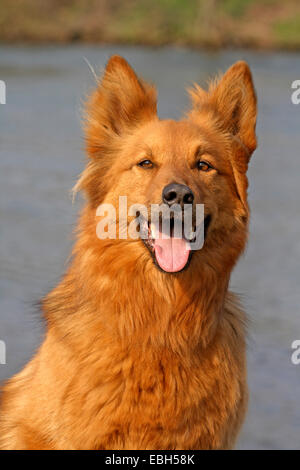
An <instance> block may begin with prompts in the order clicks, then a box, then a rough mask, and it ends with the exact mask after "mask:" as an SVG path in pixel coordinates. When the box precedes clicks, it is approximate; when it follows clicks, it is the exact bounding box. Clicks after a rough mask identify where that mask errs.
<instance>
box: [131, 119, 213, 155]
mask: <svg viewBox="0 0 300 470" xmlns="http://www.w3.org/2000/svg"><path fill="white" fill-rule="evenodd" d="M138 138H140V139H142V141H143V142H144V143H145V144H146V145H147V146H148V147H149V148H151V149H152V150H153V151H156V150H165V149H169V150H171V151H173V152H174V153H176V151H180V152H181V153H182V152H183V151H187V150H188V149H189V148H191V147H193V146H195V145H197V143H199V144H200V143H201V142H204V141H205V135H204V133H202V132H201V130H200V129H199V127H198V126H196V125H195V124H193V123H192V122H189V121H173V120H161V121H160V120H159V121H155V122H151V123H148V124H147V125H146V126H144V127H143V128H142V129H141V130H140V132H139V134H138Z"/></svg>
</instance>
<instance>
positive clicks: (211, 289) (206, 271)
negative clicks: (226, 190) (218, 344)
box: [44, 209, 231, 355]
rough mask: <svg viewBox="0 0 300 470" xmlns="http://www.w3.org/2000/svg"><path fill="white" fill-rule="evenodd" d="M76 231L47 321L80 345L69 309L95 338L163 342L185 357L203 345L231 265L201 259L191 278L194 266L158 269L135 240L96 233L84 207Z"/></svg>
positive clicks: (143, 344)
mask: <svg viewBox="0 0 300 470" xmlns="http://www.w3.org/2000/svg"><path fill="white" fill-rule="evenodd" d="M80 233H81V236H80V237H79V239H78V242H77V244H76V245H75V248H74V259H73V262H72V264H71V266H70V268H69V270H68V272H67V274H66V276H65V277H64V278H63V280H62V282H61V283H60V284H59V285H58V286H57V287H56V288H55V289H54V290H53V291H52V292H50V294H49V295H48V296H47V297H46V299H45V301H44V311H45V315H46V318H47V320H48V323H49V326H50V327H51V326H52V327H54V328H55V329H56V331H61V334H62V335H63V336H64V338H65V339H69V340H70V341H71V342H72V341H75V342H76V344H77V346H78V347H79V345H81V346H80V347H81V348H85V347H87V345H86V344H85V343H84V341H82V342H81V341H78V342H77V341H76V338H75V337H74V332H73V331H71V330H70V331H68V317H69V315H72V316H73V319H74V317H75V318H78V328H79V331H81V332H82V336H86V337H87V338H89V339H90V340H91V338H93V339H94V341H97V339H99V340H100V343H101V342H102V343H103V342H106V341H109V342H110V343H111V344H113V343H114V342H117V344H118V346H120V345H123V346H124V348H131V347H133V346H134V347H135V348H136V347H140V348H141V349H147V348H149V347H150V348H152V349H161V348H167V349H168V350H173V351H174V353H176V354H183V355H186V354H187V351H188V352H189V353H191V352H192V351H194V350H195V349H196V350H198V349H199V348H203V347H207V346H208V344H209V343H210V342H211V341H212V339H213V337H214V335H215V334H216V332H217V329H218V325H219V320H220V318H221V316H222V310H223V307H224V302H225V298H226V293H227V288H228V282H229V277H230V271H231V269H230V267H229V268H227V272H226V275H224V266H222V269H223V273H222V275H220V274H219V273H218V272H217V271H216V270H215V269H212V267H210V266H209V265H203V266H201V268H200V269H199V271H198V277H197V282H195V279H194V276H195V274H194V273H195V270H192V269H191V270H190V269H187V270H186V271H185V272H183V273H180V274H177V275H169V274H166V273H163V272H160V271H159V270H158V268H157V267H156V266H154V263H153V261H152V260H151V258H150V257H149V253H148V252H147V249H146V248H145V247H142V250H144V256H139V257H137V255H136V254H135V252H136V249H135V248H136V247H134V243H141V241H140V240H138V241H135V242H132V241H122V242H120V243H123V244H124V246H123V247H122V248H123V249H120V245H119V241H118V240H99V239H97V237H96V236H95V217H94V215H93V211H91V210H90V209H88V210H86V211H84V214H83V217H82V219H81V225H80ZM125 244H126V245H125ZM193 262H196V260H193V259H192V263H193ZM141 272H142V275H141ZM132 279H134V281H132ZM74 298H75V299H76V300H75V301H74V300H73V299H74ZM71 299H72V301H71ZM108 312H109V313H108ZM88 330H89V334H85V333H87V332H88ZM137 341H139V344H137ZM99 347H101V344H100V345H99Z"/></svg>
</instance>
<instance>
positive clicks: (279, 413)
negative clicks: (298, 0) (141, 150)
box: [0, 45, 300, 449]
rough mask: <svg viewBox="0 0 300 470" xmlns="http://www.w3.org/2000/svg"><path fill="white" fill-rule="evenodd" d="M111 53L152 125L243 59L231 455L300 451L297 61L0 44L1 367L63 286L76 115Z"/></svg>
mask: <svg viewBox="0 0 300 470" xmlns="http://www.w3.org/2000/svg"><path fill="white" fill-rule="evenodd" d="M113 53H119V54H122V55H124V56H125V58H126V59H127V60H128V61H129V62H130V63H131V64H132V65H133V66H134V67H135V68H136V70H137V71H138V73H140V74H141V75H142V76H144V77H145V78H146V79H148V80H150V81H153V82H155V84H156V85H157V87H158V91H159V104H158V110H159V116H160V117H161V118H166V117H170V118H175V119H176V118H179V117H180V116H181V114H182V110H183V109H186V107H187V104H188V98H187V95H186V93H185V91H184V90H185V87H186V86H188V85H190V84H191V83H192V82H194V81H197V82H200V83H202V84H205V82H206V80H207V79H208V77H209V76H213V75H214V74H215V73H216V72H218V71H220V70H225V69H226V68H227V67H228V66H230V65H231V64H232V63H233V62H235V61H236V60H240V59H245V60H247V61H248V62H249V64H250V66H251V68H252V71H253V75H254V80H255V85H256V89H257V94H258V103H259V119H258V127H257V132H258V142H259V146H258V150H257V151H256V153H255V154H254V156H253V159H252V161H251V165H250V170H249V179H250V188H249V199H250V205H251V209H252V219H251V234H250V241H249V245H248V249H247V251H246V253H245V255H244V256H243V258H242V259H241V260H240V262H239V264H238V266H237V268H236V269H235V271H234V273H233V276H232V281H231V287H232V288H233V289H234V290H235V291H236V292H239V293H240V294H242V297H243V301H244V304H245V305H246V308H247V311H248V314H249V317H250V320H251V326H250V335H249V347H248V362H249V385H250V407H249V413H248V416H247V420H246V422H245V425H244V428H243V432H242V433H241V436H240V439H239V442H238V448H240V449H292V448H296V449H300V406H299V392H300V365H299V366H296V365H293V364H292V363H291V354H292V349H291V343H292V342H293V341H294V340H295V339H300V290H299V280H300V276H299V274H300V269H299V261H300V237H299V234H300V218H299V201H300V184H299V174H300V155H299V148H300V132H299V124H300V105H299V106H296V105H293V104H292V102H291V93H292V90H291V83H292V82H293V81H294V80H296V79H300V54H299V53H287V52H285V53H284V54H283V53H275V52H250V51H248V52H245V51H243V50H234V51H233V50H223V51H219V52H216V51H215V52H213V51H210V52H209V51H208V52H203V51H202V52H199V51H195V50H189V49H187V48H176V47H174V48H171V47H162V48H160V49H154V48H152V49H151V48H143V47H126V46H110V47H108V46H87V45H86V46H82V45H70V46H59V47H57V46H32V47H29V46H27V47H25V46H9V45H7V46H0V79H1V80H4V81H5V82H6V86H7V104H6V105H0V126H1V127H0V129H1V130H0V339H1V340H4V341H5V342H6V346H7V364H6V365H0V380H2V379H6V378H8V377H10V376H11V375H12V374H14V373H15V372H17V371H18V370H20V368H21V367H22V366H23V365H24V364H25V363H26V362H27V360H28V359H29V358H30V357H31V355H32V354H33V352H34V350H35V348H36V347H37V346H38V345H39V344H40V342H41V339H42V336H43V322H42V321H41V320H40V313H39V312H38V310H37V308H36V307H35V303H36V301H37V300H39V299H40V298H41V297H42V296H43V295H44V294H45V293H46V292H47V291H48V290H49V289H51V288H52V287H53V286H54V285H55V284H56V283H57V282H58V280H59V278H60V276H61V274H62V272H63V271H64V269H65V267H66V263H67V258H68V254H69V252H70V248H71V246H72V240H73V237H72V231H73V229H74V226H75V223H76V215H77V213H78V209H79V206H80V201H78V202H76V203H75V204H74V205H72V201H71V197H70V192H69V191H70V189H71V188H72V186H73V185H74V183H75V181H76V178H77V176H78V174H79V173H80V172H81V170H82V169H83V165H84V150H83V149H84V141H83V136H82V132H81V123H80V121H81V108H82V102H83V100H84V98H85V96H86V94H87V93H88V92H89V91H90V90H91V88H92V87H93V86H94V79H93V76H92V73H91V71H90V70H89V67H88V66H87V64H86V62H85V61H84V58H87V59H88V61H89V62H90V63H91V64H92V65H93V66H94V67H95V69H96V70H98V69H99V67H100V68H101V67H103V66H104V65H105V62H106V61H107V59H108V57H109V56H110V55H111V54H113Z"/></svg>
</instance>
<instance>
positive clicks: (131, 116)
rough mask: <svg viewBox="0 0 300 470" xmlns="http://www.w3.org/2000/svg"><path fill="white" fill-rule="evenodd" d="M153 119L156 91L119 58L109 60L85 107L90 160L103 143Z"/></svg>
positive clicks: (101, 147) (101, 148) (114, 57)
mask: <svg viewBox="0 0 300 470" xmlns="http://www.w3.org/2000/svg"><path fill="white" fill-rule="evenodd" d="M155 116H156V91H155V89H154V88H153V87H152V86H151V85H149V84H147V83H145V82H144V81H142V80H140V79H139V78H138V77H137V76H136V74H135V72H134V71H133V69H132V68H131V67H130V65H129V64H128V62H126V60H125V59H123V57H120V56H117V55H115V56H113V57H111V58H110V60H109V62H108V63H107V66H106V69H105V72H104V75H103V78H102V80H101V82H100V83H99V86H98V88H97V90H96V91H95V93H94V94H93V95H92V97H91V99H90V100H89V102H88V105H87V113H86V129H85V130H86V137H87V144H88V152H89V155H90V156H92V157H93V156H97V154H98V153H99V151H101V150H103V146H104V147H105V143H106V144H108V142H107V140H108V141H109V140H111V139H112V138H113V137H115V136H120V135H122V134H123V133H126V132H128V131H129V130H130V129H131V128H132V127H134V126H136V125H138V124H139V123H141V122H142V121H147V120H150V119H153V118H154V117H155Z"/></svg>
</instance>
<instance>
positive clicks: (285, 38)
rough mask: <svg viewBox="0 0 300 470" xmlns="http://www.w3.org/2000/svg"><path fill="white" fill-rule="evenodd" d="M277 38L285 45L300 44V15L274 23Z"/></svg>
mask: <svg viewBox="0 0 300 470" xmlns="http://www.w3.org/2000/svg"><path fill="white" fill-rule="evenodd" d="M273 31H274V35H275V37H276V40H277V41H278V42H279V43H281V44H283V45H285V46H298V47H299V46H300V15H299V14H298V15H296V16H295V17H293V18H290V19H289V20H285V21H277V22H276V23H274V24H273Z"/></svg>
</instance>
